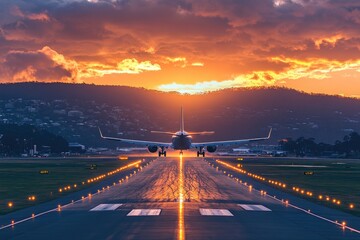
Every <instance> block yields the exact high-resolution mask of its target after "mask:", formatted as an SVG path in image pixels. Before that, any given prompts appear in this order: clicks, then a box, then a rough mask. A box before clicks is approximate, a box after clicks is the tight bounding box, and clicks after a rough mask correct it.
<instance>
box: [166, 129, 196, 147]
mask: <svg viewBox="0 0 360 240" xmlns="http://www.w3.org/2000/svg"><path fill="white" fill-rule="evenodd" d="M171 143H172V148H173V149H175V150H188V149H190V148H191V143H192V137H191V136H190V135H189V134H188V133H187V132H185V131H182V132H181V131H179V132H177V133H175V135H173V136H172V139H171Z"/></svg>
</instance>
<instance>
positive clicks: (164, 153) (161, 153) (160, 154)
mask: <svg viewBox="0 0 360 240" xmlns="http://www.w3.org/2000/svg"><path fill="white" fill-rule="evenodd" d="M161 156H164V157H166V151H165V149H164V147H161V150H160V151H159V157H161Z"/></svg>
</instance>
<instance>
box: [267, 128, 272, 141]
mask: <svg viewBox="0 0 360 240" xmlns="http://www.w3.org/2000/svg"><path fill="white" fill-rule="evenodd" d="M271 133H272V128H270V131H269V135H268V136H267V139H269V138H270V137H271Z"/></svg>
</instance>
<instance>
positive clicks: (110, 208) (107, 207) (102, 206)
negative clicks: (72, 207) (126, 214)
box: [90, 204, 122, 211]
mask: <svg viewBox="0 0 360 240" xmlns="http://www.w3.org/2000/svg"><path fill="white" fill-rule="evenodd" d="M121 205H122V204H99V205H97V206H96V207H94V208H92V209H90V211H114V210H116V209H118V208H119V207H120V206H121Z"/></svg>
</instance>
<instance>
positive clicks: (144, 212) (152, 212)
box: [127, 209, 161, 217]
mask: <svg viewBox="0 0 360 240" xmlns="http://www.w3.org/2000/svg"><path fill="white" fill-rule="evenodd" d="M160 213H161V209H133V210H131V212H129V213H128V214H127V216H128V217H134V216H159V215H160Z"/></svg>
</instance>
